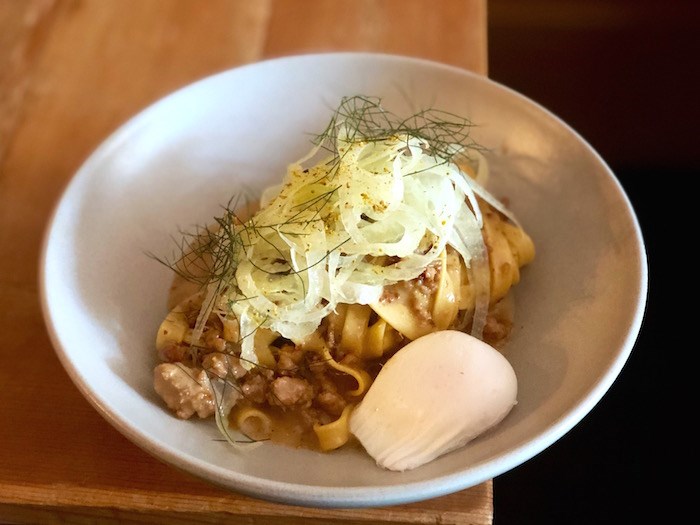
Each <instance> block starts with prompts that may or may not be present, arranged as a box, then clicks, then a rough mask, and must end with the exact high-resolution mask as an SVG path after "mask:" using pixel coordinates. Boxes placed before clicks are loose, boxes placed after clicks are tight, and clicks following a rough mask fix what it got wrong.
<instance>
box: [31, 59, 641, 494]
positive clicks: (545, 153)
mask: <svg viewBox="0 0 700 525" xmlns="http://www.w3.org/2000/svg"><path fill="white" fill-rule="evenodd" d="M354 94H367V95H376V96H381V97H382V98H383V100H384V103H385V105H386V106H388V107H389V108H390V109H392V110H394V111H395V112H397V113H400V114H401V113H407V112H408V111H410V110H412V109H420V108H425V107H436V108H441V109H446V110H449V111H452V112H454V113H457V114H460V115H463V116H467V117H469V118H470V119H472V120H473V121H474V122H475V123H476V124H477V127H476V128H475V129H474V137H475V138H476V139H477V141H478V142H479V143H480V144H482V145H484V146H486V147H489V148H491V150H492V152H491V154H489V157H490V161H491V166H492V178H491V186H490V189H491V190H492V191H493V192H494V193H495V194H496V195H497V196H506V197H508V198H509V199H510V203H511V207H512V209H513V210H514V211H515V213H516V214H517V216H518V217H519V219H520V220H521V222H522V223H523V225H524V227H525V228H526V229H527V231H528V232H529V233H530V234H531V235H532V237H533V239H534V241H535V243H536V246H537V258H536V260H535V261H534V263H533V264H532V265H531V266H529V267H527V268H526V269H525V270H524V272H523V276H522V282H521V284H520V285H519V286H518V287H517V293H516V295H517V297H516V301H517V303H516V308H517V311H516V325H515V329H514V333H513V337H512V341H511V342H510V344H509V345H508V347H507V348H506V350H505V354H506V356H507V357H508V359H509V360H510V361H511V363H512V365H513V367H514V369H515V371H516V373H517V376H518V380H519V395H518V405H517V406H516V407H515V408H514V409H513V411H512V412H511V413H510V415H509V416H508V417H507V418H506V419H505V420H504V421H503V422H502V423H501V424H500V425H499V426H498V427H496V428H495V429H493V430H492V431H489V432H488V433H486V434H484V435H482V436H481V437H479V438H478V439H477V440H475V441H474V442H472V443H471V444H469V445H468V446H466V447H464V448H462V449H460V450H458V451H455V452H453V453H451V454H448V455H446V456H444V457H442V458H440V459H438V460H436V461H434V462H432V463H430V464H428V465H425V466H423V467H420V468H418V469H416V470H413V471H409V472H404V473H396V472H388V471H384V470H381V469H380V468H378V467H377V466H375V464H374V462H373V461H372V459H371V458H370V457H369V456H367V455H365V454H363V453H361V452H359V451H356V450H355V451H353V450H340V451H337V452H334V453H331V454H320V453H315V452H311V451H306V450H292V449H288V448H284V447H280V446H276V445H271V444H265V445H263V446H262V447H260V448H257V449H256V450H254V451H251V452H246V453H239V452H237V451H236V450H233V449H232V448H231V447H230V446H229V445H227V444H225V443H223V442H221V441H219V440H217V438H218V435H217V430H216V428H215V425H214V424H213V423H212V422H203V421H194V420H193V421H180V420H177V419H175V418H174V417H173V416H172V415H171V413H170V412H169V411H167V410H166V409H164V407H163V404H162V402H161V401H160V399H159V398H158V397H157V396H156V394H155V393H154V392H153V388H152V369H153V366H154V364H155V362H156V359H155V353H154V336H155V333H156V329H157V327H158V325H159V323H160V322H161V320H162V319H163V317H164V316H165V314H166V306H165V304H166V295H167V289H168V286H169V284H170V280H171V273H170V272H169V271H168V270H167V269H166V268H165V267H163V266H161V265H159V264H157V263H156V262H154V261H153V260H152V259H150V258H149V257H147V256H146V255H145V253H146V252H149V251H150V252H154V253H159V254H169V253H170V250H171V248H172V245H171V242H172V240H171V236H172V235H176V234H177V233H178V229H179V228H184V229H188V228H189V227H191V226H193V225H195V224H206V223H207V222H209V220H210V219H211V218H212V217H213V216H215V215H216V214H217V213H218V212H219V211H220V206H221V205H223V204H226V202H227V201H228V199H229V197H231V196H232V195H234V194H237V193H240V192H242V191H245V192H248V193H249V194H255V193H258V192H259V191H260V190H261V189H262V188H263V187H265V186H267V185H270V184H272V183H275V182H277V181H279V180H280V178H281V177H282V174H283V173H284V170H285V167H286V165H287V163H289V162H290V161H293V160H296V159H297V158H299V157H300V156H301V155H302V154H303V153H305V152H306V151H307V150H308V149H309V147H310V139H309V137H310V135H309V134H310V133H315V132H319V131H321V130H322V129H323V128H324V126H325V124H326V123H327V119H328V118H329V116H330V114H331V112H332V109H333V108H335V107H336V105H337V104H338V102H339V100H340V98H341V97H342V96H344V95H354ZM41 268H42V269H41V292H42V301H43V308H44V314H45V318H46V323H47V326H48V329H49V332H50V334H51V337H52V340H53V343H54V345H55V348H56V352H57V353H58V356H59V358H60V360H61V362H62V363H63V365H64V367H65V369H66V371H67V372H68V374H69V375H70V377H71V379H72V380H73V381H74V382H75V384H76V385H77V386H78V388H79V389H80V390H81V392H82V393H83V394H84V395H85V396H86V397H87V399H88V400H89V401H90V402H91V403H92V404H93V405H94V407H95V409H96V410H98V411H99V412H100V413H101V414H102V415H103V416H104V417H105V418H106V419H107V420H108V421H109V422H110V423H111V424H112V425H114V427H115V428H117V429H118V430H119V431H120V432H122V433H123V434H124V435H125V436H127V437H128V438H129V439H131V440H132V441H133V442H134V443H136V444H137V445H139V446H140V447H142V448H143V449H145V450H146V451H148V452H150V453H151V454H153V455H154V456H156V457H158V458H160V459H162V460H164V461H165V462H167V463H170V464H172V465H174V466H176V467H179V468H181V469H184V470H186V471H189V472H191V473H193V474H195V475H198V476H201V477H202V478H205V479H207V480H209V481H211V482H213V483H216V484H218V485H222V486H225V487H229V488H231V489H234V490H236V491H239V492H242V493H246V494H249V495H253V496H257V497H260V498H265V499H269V500H274V501H281V502H287V503H294V504H301V505H309V506H343V507H360V506H379V505H389V504H396V503H402V502H410V501H416V500H422V499H427V498H432V497H436V496H440V495H443V494H447V493H450V492H454V491H457V490H460V489H463V488H466V487H470V486H473V485H476V484H478V483H481V482H483V481H485V480H488V479H490V478H493V477H495V476H498V475H499V474H501V473H503V472H506V471H508V470H510V469H512V468H513V467H515V466H517V465H519V464H521V463H523V462H524V461H526V460H528V459H529V458H531V457H533V456H534V455H536V454H538V453H539V452H541V451H542V450H543V449H545V448H546V447H548V446H549V445H550V444H552V443H553V442H554V441H555V440H557V439H558V438H559V437H561V436H562V435H563V434H564V433H566V432H567V431H568V430H569V429H571V428H572V427H573V426H574V425H575V424H576V423H577V422H579V421H580V420H581V418H583V417H584V416H585V415H586V414H587V413H588V412H589V411H590V410H591V408H592V407H593V406H594V405H595V404H596V403H597V402H598V400H599V399H600V398H601V397H602V396H603V395H604V394H605V392H606V391H607V390H608V388H609V387H610V385H611V384H612V382H613V381H614V380H615V378H616V377H617V375H618V373H619V371H620V369H621V368H622V366H623V364H624V363H625V361H626V359H627V357H628V355H629V353H630V351H631V350H632V347H633V345H634V342H635V339H636V336H637V333H638V330H639V327H640V324H641V319H642V314H643V310H644V306H645V301H646V290H647V267H646V256H645V251H644V245H643V240H642V237H641V234H640V230H639V226H638V223H637V221H636V218H635V215H634V212H633V210H632V208H631V207H630V203H629V201H628V199H627V197H626V196H625V194H624V192H623V190H622V188H621V187H620V185H619V183H618V181H617V180H616V178H615V177H614V175H613V174H612V173H611V171H610V170H609V169H608V167H607V166H606V164H605V163H604V161H603V160H602V159H601V158H600V157H599V156H598V154H596V152H595V151H593V149H592V148H591V147H590V146H589V145H588V144H587V143H586V142H585V141H584V140H583V139H582V138H581V137H580V136H579V135H578V134H576V132H574V131H573V130H572V129H571V128H569V127H568V126H567V125H566V124H565V123H563V122H562V121H561V120H559V119H558V118H557V117H555V116H554V115H552V114H551V113H549V112H548V111H546V110H545V109H543V108H542V107H540V106H538V105H537V104H535V103H533V102H531V101H530V100H528V99H526V98H524V97H523V96H521V95H519V94H517V93H515V92H513V91H512V90H509V89H507V88H506V87H503V86H501V85H499V84H496V83H494V82H492V81H490V80H488V79H486V78H484V77H482V76H478V75H474V74H471V73H468V72H465V71H463V70H460V69H456V68H454V67H449V66H445V65H440V64H436V63H432V62H428V61H423V60H417V59H410V58H404V57H395V56H386V55H373V54H321V55H308V56H299V57H291V58H283V59H277V60H271V61H266V62H261V63H257V64H253V65H248V66H245V67H240V68H237V69H233V70H230V71H226V72H224V73H221V74H218V75H215V76H212V77H210V78H207V79H204V80H202V81H200V82H197V83H195V84H193V85H191V86H188V87H186V88H184V89H181V90H179V91H177V92H176V93H174V94H172V95H170V96H168V97H166V98H165V99H163V100H162V101H160V102H158V103H156V104H154V105H153V106H151V107H150V108H148V109H146V110H145V111H143V112H142V113H140V114H139V115H137V116H136V117H134V118H133V119H131V120H130V121H129V122H127V123H126V124H124V125H123V126H122V127H121V128H120V129H119V130H117V131H116V132H115V133H114V134H113V135H112V136H111V137H109V138H108V139H107V140H106V141H105V142H104V143H103V144H102V146H100V148H99V149H98V150H97V151H96V152H95V153H94V154H93V155H92V156H91V157H90V158H89V159H88V160H87V162H85V164H84V165H83V166H82V168H81V169H80V170H79V171H78V173H77V174H76V175H75V177H74V178H73V180H72V181H71V183H70V184H69V186H68V187H67V189H66V191H65V194H64V195H63V197H62V198H61V200H60V202H59V203H58V206H57V208H56V211H55V214H54V216H53V217H52V219H51V222H50V224H49V225H48V229H47V232H46V238H45V246H44V251H43V254H42V266H41ZM105 452H106V453H108V452H109V451H105ZM572 461H573V460H572Z"/></svg>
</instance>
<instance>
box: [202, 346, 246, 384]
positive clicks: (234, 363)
mask: <svg viewBox="0 0 700 525" xmlns="http://www.w3.org/2000/svg"><path fill="white" fill-rule="evenodd" d="M202 366H203V367H204V369H205V370H207V371H208V372H210V373H212V374H214V375H215V376H216V377H218V378H220V379H223V378H226V377H231V376H233V378H234V379H240V378H241V377H243V376H244V375H246V373H247V370H246V369H245V368H243V365H242V364H241V361H240V359H238V358H237V357H235V356H232V355H227V354H219V353H216V352H212V353H211V354H207V355H205V356H204V358H203V359H202Z"/></svg>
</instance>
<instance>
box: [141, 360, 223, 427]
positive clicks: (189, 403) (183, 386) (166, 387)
mask: <svg viewBox="0 0 700 525" xmlns="http://www.w3.org/2000/svg"><path fill="white" fill-rule="evenodd" d="M153 387H154V389H155V391H156V392H157V393H158V395H159V396H160V397H162V398H163V401H165V404H166V405H168V408H170V410H172V411H174V412H175V414H176V415H177V417H179V418H181V419H189V418H190V417H192V416H193V415H194V414H195V413H196V414H197V415H198V416H199V417H200V418H206V417H209V416H211V415H212V414H213V413H214V409H215V402H214V394H213V392H212V391H211V388H210V387H209V381H208V379H207V375H206V372H204V370H201V369H198V368H189V367H187V366H185V365H183V364H171V363H161V364H159V365H158V366H156V367H155V369H154V370H153Z"/></svg>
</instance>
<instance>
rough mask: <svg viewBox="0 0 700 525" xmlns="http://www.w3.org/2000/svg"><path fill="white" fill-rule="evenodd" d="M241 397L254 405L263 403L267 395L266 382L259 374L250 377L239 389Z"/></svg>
mask: <svg viewBox="0 0 700 525" xmlns="http://www.w3.org/2000/svg"><path fill="white" fill-rule="evenodd" d="M241 393H242V394H243V396H244V397H245V398H246V399H248V400H250V401H253V402H254V403H264V402H265V394H266V393H267V381H266V380H265V378H264V377H263V376H261V375H259V374H253V375H250V374H249V377H248V378H247V379H246V381H245V383H243V386H242V387H241Z"/></svg>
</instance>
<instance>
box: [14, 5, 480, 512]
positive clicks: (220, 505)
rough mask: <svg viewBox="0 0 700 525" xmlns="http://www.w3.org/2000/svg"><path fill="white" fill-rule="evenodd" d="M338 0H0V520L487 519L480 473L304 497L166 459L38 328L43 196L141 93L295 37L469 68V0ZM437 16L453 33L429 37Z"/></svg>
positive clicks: (475, 54)
mask: <svg viewBox="0 0 700 525" xmlns="http://www.w3.org/2000/svg"><path fill="white" fill-rule="evenodd" d="M348 4H351V3H349V2H334V1H308V2H291V1H287V0H282V1H272V0H264V1H256V2H249V1H246V0H208V1H207V2H201V1H199V0H178V1H177V2H173V1H170V0H147V1H142V0H83V1H78V0H26V1H22V0H0V74H2V77H0V115H2V116H1V117H0V119H2V120H0V123H1V124H0V249H2V257H0V297H2V299H3V304H5V305H11V307H6V308H3V309H2V310H0V330H2V333H3V340H4V341H5V342H4V344H3V345H0V359H1V360H2V362H3V363H6V364H7V366H5V365H3V366H1V367H0V386H1V388H0V406H2V407H3V415H2V416H1V419H0V521H2V520H4V521H13V522H24V523H59V522H60V523H64V522H66V521H69V522H71V523H95V522H98V523H124V522H134V523H180V522H183V523H184V522H187V523H223V522H226V521H227V520H230V519H231V518H233V517H235V518H237V520H236V522H239V523H250V524H253V523H260V524H270V523H292V524H293V523H302V522H303V523H313V522H318V523H328V522H332V523H347V524H350V523H436V522H440V523H474V524H488V523H491V521H492V485H491V482H487V483H483V484H481V485H479V486H477V487H473V488H472V489H469V490H466V491H462V492H459V493H457V494H453V495H450V496H446V497H443V498H437V499H434V500H430V501H427V502H421V503H416V504H411V505H399V506H395V507H390V508H384V509H357V510H335V509H304V508H301V507H290V506H286V505H278V504H274V503H270V502H265V501H259V500H257V499H254V498H248V497H245V496H242V495H240V494H236V493H234V492H230V491H226V490H223V489H220V488H218V487H214V486H212V485H210V484H208V483H206V482H203V481H202V480H199V479H197V478H194V477H193V476H190V475H189V474H186V473H183V472H180V471H177V470H175V469H173V468H171V467H169V466H167V465H165V464H163V463H161V462H160V461H158V460H156V459H155V458H153V457H151V456H149V455H148V454H146V453H144V452H143V451H141V450H140V449H139V448H137V447H136V446H135V445H133V444H132V443H131V442H129V441H128V440H127V439H126V438H124V437H123V436H122V435H121V434H119V433H118V432H117V431H116V430H114V429H113V428H112V427H111V426H110V425H109V424H108V423H106V422H105V421H104V420H103V419H102V418H101V417H100V416H99V415H98V414H97V412H96V411H95V410H93V409H92V407H91V406H90V405H89V404H88V403H87V401H86V400H85V399H84V398H83V397H82V396H81V395H80V393H79V392H78V390H77V389H76V388H75V387H74V385H73V384H72V383H71V381H70V379H69V378H68V376H67V375H66V374H65V372H64V371H63V369H62V367H61V365H60V363H59V361H58V359H57V357H56V355H55V353H54V352H53V349H52V347H51V343H50V341H49V338H48V335H47V333H46V330H45V328H44V324H43V319H42V316H41V311H40V306H39V299H38V286H37V274H38V258H39V252H40V248H41V237H42V234H43V231H44V228H45V225H46V222H47V220H48V218H49V216H50V213H51V209H52V207H53V206H54V204H55V203H56V201H57V199H58V198H59V196H60V193H61V191H62V189H63V187H64V186H65V184H66V183H67V182H68V180H69V179H70V177H71V176H72V174H73V173H74V172H75V170H76V169H77V168H78V167H79V165H80V164H81V162H82V161H83V160H84V159H85V158H86V157H87V155H88V154H89V153H90V152H91V151H92V150H93V149H94V148H95V147H96V146H97V145H98V144H99V143H100V142H101V141H102V140H103V139H104V138H105V137H106V136H107V135H108V134H109V133H110V132H111V131H113V130H114V129H115V128H116V127H117V126H118V125H119V124H121V123H122V122H123V121H124V120H126V119H127V118H129V117H130V116H131V115H133V114H134V113H136V112H137V111H139V110H140V109H142V108H143V107H145V106H146V105H148V104H149V103H151V102H153V101H154V100H156V99H157V98H159V97H161V96H163V95H165V94H167V93H169V92H171V91H172V90H174V89H176V88H178V87H181V86H183V85H185V84H187V83H189V82H191V81H194V80H196V79H199V78H201V77H203V76H206V75H209V74H211V73H215V72H218V71H221V70H224V69H227V68H229V67H233V66H236V65H240V64H244V63H248V62H253V61H256V60H260V59H263V58H266V57H271V56H279V55H284V54H293V53H299V52H311V51H328V50H374V51H382V52H392V53H402V54H415V55H416V56H422V57H425V58H431V59H434V60H441V61H443V62H449V63H453V64H455V65H460V66H462V67H470V68H472V69H475V70H477V71H480V72H485V56H486V55H485V25H486V23H485V16H486V8H485V2H482V1H471V2H462V1H451V0H450V1H446V2H444V10H443V9H429V4H428V3H427V2H423V1H422V0H416V1H408V2H401V3H399V2H394V1H393V0H390V1H388V2H367V1H362V2H358V3H355V4H353V5H354V6H355V8H356V10H357V12H356V13H355V14H351V13H349V12H348V10H347V5H348ZM422 15H424V16H422ZM347 16H351V18H350V19H349V22H346V24H345V25H343V24H337V23H333V22H337V21H338V20H343V19H344V17H347ZM352 17H354V18H352ZM455 20H459V23H457V22H455ZM367 21H372V22H371V23H370V24H369V26H367V27H366V28H365V25H364V24H365V22H367ZM389 21H391V23H389ZM298 24H303V31H300V26H299V25H298ZM395 24H398V25H399V26H401V31H399V30H398V29H397V28H396V27H395ZM426 24H427V26H426ZM338 25H340V26H342V27H340V28H339V27H337V26H338ZM357 27H363V28H364V29H362V30H360V31H357ZM426 27H427V29H426ZM448 27H449V28H451V31H452V30H454V35H452V36H451V37H450V38H447V39H441V38H439V35H438V33H441V30H440V29H441V28H448ZM419 29H421V30H422V31H423V32H422V33H421V32H419V31H418V30H419ZM302 33H303V35H302V36H300V34H302ZM411 34H413V35H420V38H418V37H416V36H414V37H413V38H408V36H407V35H411ZM451 34H452V33H451ZM479 35H481V36H479ZM454 42H458V48H457V50H455V49H454V48H453V47H452V46H453V44H454ZM468 42H471V43H468ZM295 520H296V521H295ZM310 520H313V521H310Z"/></svg>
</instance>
